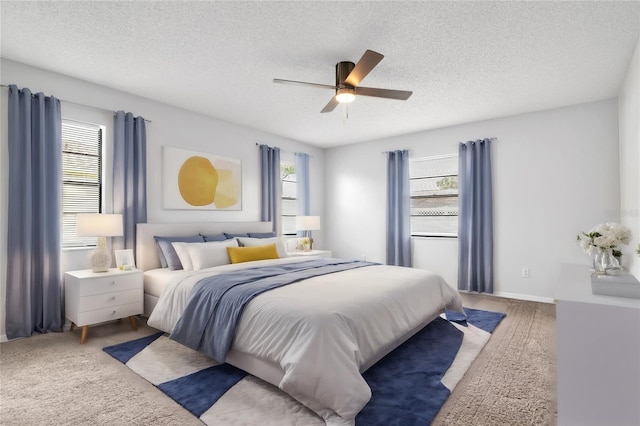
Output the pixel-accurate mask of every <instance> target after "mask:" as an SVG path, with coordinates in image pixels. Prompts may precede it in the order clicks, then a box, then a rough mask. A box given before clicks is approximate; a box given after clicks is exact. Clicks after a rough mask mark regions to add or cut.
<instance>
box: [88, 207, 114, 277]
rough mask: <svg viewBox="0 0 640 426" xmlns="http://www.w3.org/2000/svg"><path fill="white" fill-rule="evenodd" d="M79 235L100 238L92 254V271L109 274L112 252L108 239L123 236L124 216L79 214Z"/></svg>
mask: <svg viewBox="0 0 640 426" xmlns="http://www.w3.org/2000/svg"><path fill="white" fill-rule="evenodd" d="M77 233H78V236H79V237H98V244H97V245H96V249H95V250H94V251H93V253H91V269H92V270H93V272H107V271H108V270H109V267H110V266H111V252H110V251H109V247H108V246H107V238H106V237H120V236H122V233H123V228H122V215H121V214H102V213H79V214H78V215H77Z"/></svg>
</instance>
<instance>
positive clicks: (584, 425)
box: [556, 264, 640, 426]
mask: <svg viewBox="0 0 640 426" xmlns="http://www.w3.org/2000/svg"><path fill="white" fill-rule="evenodd" d="M556 324H557V339H556V342H557V349H556V350H557V370H558V426H603V425H611V426H613V425H616V426H631V425H640V404H639V403H638V402H639V401H640V299H632V298H624V297H613V296H601V295H596V294H592V291H591V273H590V272H589V268H588V266H586V265H573V264H565V265H562V270H561V273H560V280H559V282H558V284H557V288H556Z"/></svg>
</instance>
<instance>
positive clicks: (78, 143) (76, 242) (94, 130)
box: [62, 120, 103, 247]
mask: <svg viewBox="0 0 640 426" xmlns="http://www.w3.org/2000/svg"><path fill="white" fill-rule="evenodd" d="M102 133H103V132H102V128H101V127H100V126H99V125H96V124H88V123H80V122H75V121H71V120H62V246H63V247H84V246H95V245H96V238H95V237H79V236H78V235H77V232H76V215H77V214H78V213H100V212H101V206H102Z"/></svg>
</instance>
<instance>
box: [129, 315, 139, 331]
mask: <svg viewBox="0 0 640 426" xmlns="http://www.w3.org/2000/svg"><path fill="white" fill-rule="evenodd" d="M129 319H130V320H131V328H133V331H138V324H137V323H136V317H134V316H133V315H132V316H130V317H129Z"/></svg>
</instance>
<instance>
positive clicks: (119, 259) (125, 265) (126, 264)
mask: <svg viewBox="0 0 640 426" xmlns="http://www.w3.org/2000/svg"><path fill="white" fill-rule="evenodd" d="M113 252H114V254H115V256H116V266H117V267H118V269H131V268H135V267H136V261H135V259H134V257H133V250H132V249H124V250H114V251H113Z"/></svg>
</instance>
